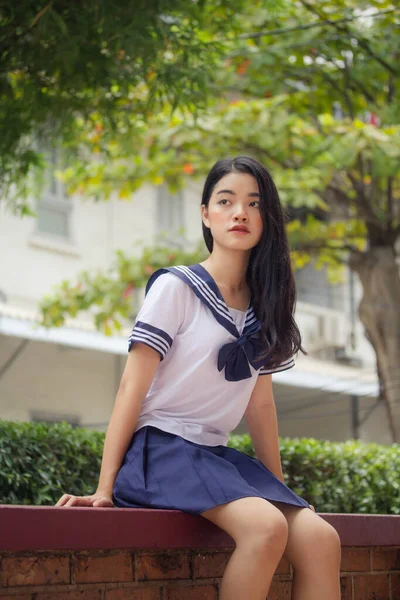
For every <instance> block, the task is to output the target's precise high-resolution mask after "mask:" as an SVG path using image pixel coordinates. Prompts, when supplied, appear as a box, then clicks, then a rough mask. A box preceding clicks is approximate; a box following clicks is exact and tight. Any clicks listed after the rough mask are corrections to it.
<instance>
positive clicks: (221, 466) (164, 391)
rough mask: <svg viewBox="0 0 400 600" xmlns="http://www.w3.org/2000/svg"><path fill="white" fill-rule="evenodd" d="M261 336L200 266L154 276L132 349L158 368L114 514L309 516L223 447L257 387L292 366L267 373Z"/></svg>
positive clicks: (260, 470) (266, 475) (251, 462)
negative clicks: (257, 503) (155, 358)
mask: <svg viewBox="0 0 400 600" xmlns="http://www.w3.org/2000/svg"><path fill="white" fill-rule="evenodd" d="M259 331H260V322H259V321H258V319H257V317H256V315H255V312H254V310H253V307H252V305H251V303H250V305H249V307H248V309H247V311H239V310H235V309H232V308H229V307H228V306H227V304H226V303H225V301H224V299H223V297H222V295H221V293H220V291H219V289H218V286H217V284H216V282H215V281H214V279H213V278H212V276H211V275H210V274H209V273H208V271H207V270H206V269H205V268H204V267H203V266H202V265H200V264H195V265H192V266H190V267H186V266H176V267H169V268H167V269H159V270H158V271H156V272H155V273H153V275H152V276H151V277H150V279H149V281H148V283H147V286H146V295H145V300H144V303H143V306H142V308H141V309H140V311H139V313H138V315H137V318H136V321H135V325H134V328H133V331H132V333H131V335H130V338H129V344H128V350H129V351H130V350H131V348H132V347H133V345H134V344H135V343H138V342H140V343H143V344H146V345H147V346H150V347H151V348H153V349H154V350H156V351H157V352H158V353H159V354H160V357H161V361H160V365H159V367H158V368H157V371H156V374H155V377H154V380H153V382H152V385H151V387H150V389H149V391H148V393H147V395H146V398H145V399H144V401H143V403H142V406H141V412H140V415H139V419H138V422H137V425H136V429H135V432H134V434H133V436H132V440H131V442H130V444H129V447H128V449H127V452H126V454H125V457H124V460H123V463H122V465H121V468H120V470H119V472H118V474H117V477H116V480H115V484H114V490H113V501H114V504H115V505H116V506H119V507H133V508H139V507H140V508H143V507H145V508H163V509H176V510H182V511H185V512H189V513H192V514H199V513H201V512H203V511H205V510H208V509H210V508H213V507H214V506H217V505H220V504H224V503H226V502H230V501H232V500H236V499H238V498H244V497H250V496H256V497H260V498H264V499H266V500H271V501H279V502H285V503H288V504H292V505H296V506H301V507H308V508H309V507H310V505H309V504H308V502H307V501H306V500H304V499H303V498H301V497H300V496H298V495H297V494H295V493H294V492H293V491H292V490H291V489H290V488H288V487H287V486H286V485H285V484H283V483H282V482H281V481H280V480H279V479H277V477H275V475H274V474H273V473H271V471H270V470H269V469H267V467H265V465H264V464H263V463H262V462H261V461H260V460H258V459H257V458H253V457H250V456H248V455H247V454H244V453H243V452H240V451H238V450H235V449H233V448H229V447H228V446H227V445H226V444H227V441H228V438H229V433H230V432H231V431H233V430H234V429H235V428H236V427H237V426H238V424H239V423H240V421H241V419H242V418H243V415H244V413H245V410H246V408H247V405H248V403H249V400H250V396H251V393H252V391H253V389H254V386H255V384H256V382H257V378H258V377H259V376H262V375H266V374H270V373H276V372H279V371H285V370H286V369H290V368H291V367H293V366H294V360H293V358H290V359H288V360H286V361H284V362H282V363H281V364H280V365H278V366H277V367H275V368H273V369H271V368H268V361H267V364H266V358H265V347H264V346H263V345H262V344H261V342H260V338H259V335H258V332H259Z"/></svg>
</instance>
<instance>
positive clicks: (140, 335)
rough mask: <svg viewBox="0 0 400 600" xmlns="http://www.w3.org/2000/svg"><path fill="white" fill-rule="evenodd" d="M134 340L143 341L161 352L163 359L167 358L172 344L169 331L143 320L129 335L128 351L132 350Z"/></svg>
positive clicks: (136, 324)
mask: <svg viewBox="0 0 400 600" xmlns="http://www.w3.org/2000/svg"><path fill="white" fill-rule="evenodd" d="M134 342H142V343H143V344H146V345H147V346H150V348H153V349H154V350H156V351H157V352H159V354H160V355H161V360H163V359H164V358H165V356H166V354H167V352H168V350H169V349H170V348H171V346H172V338H171V337H170V336H169V335H168V333H166V332H165V331H163V330H162V329H158V328H157V327H153V325H149V324H148V323H143V322H142V321H138V322H137V323H135V327H134V328H133V330H132V333H131V335H130V336H129V342H128V352H130V350H131V348H132V345H133V344H134Z"/></svg>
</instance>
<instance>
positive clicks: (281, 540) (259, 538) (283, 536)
mask: <svg viewBox="0 0 400 600" xmlns="http://www.w3.org/2000/svg"><path fill="white" fill-rule="evenodd" d="M288 534H289V529H288V523H287V520H286V518H285V517H284V516H283V514H282V513H281V512H280V511H279V510H277V512H276V514H275V513H274V514H273V515H271V514H270V513H269V514H268V515H267V518H265V519H262V520H260V522H259V523H258V526H257V527H255V528H254V529H253V531H251V532H249V538H248V540H251V543H252V545H253V546H257V548H258V549H259V550H262V549H265V550H267V551H268V550H271V549H273V550H274V551H280V552H282V553H283V551H284V549H285V547H286V544H287V541H288Z"/></svg>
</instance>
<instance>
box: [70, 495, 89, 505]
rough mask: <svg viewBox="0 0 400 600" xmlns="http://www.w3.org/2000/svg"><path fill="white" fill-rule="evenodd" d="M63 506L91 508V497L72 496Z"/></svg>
mask: <svg viewBox="0 0 400 600" xmlns="http://www.w3.org/2000/svg"><path fill="white" fill-rule="evenodd" d="M65 506H92V499H91V496H72V497H71V498H70V500H68V502H67V504H66V505H65Z"/></svg>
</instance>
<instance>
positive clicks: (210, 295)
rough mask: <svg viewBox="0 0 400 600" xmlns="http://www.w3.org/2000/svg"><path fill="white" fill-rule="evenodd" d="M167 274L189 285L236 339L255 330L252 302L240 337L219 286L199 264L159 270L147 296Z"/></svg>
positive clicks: (255, 321)
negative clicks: (159, 279) (164, 274)
mask: <svg viewBox="0 0 400 600" xmlns="http://www.w3.org/2000/svg"><path fill="white" fill-rule="evenodd" d="M167 272H169V273H173V274H174V275H176V276H177V277H179V278H180V279H182V281H184V282H185V283H187V285H189V286H190V288H191V289H192V290H193V292H194V293H195V294H196V296H197V297H198V298H199V299H200V300H201V301H202V302H203V303H204V304H205V305H206V306H207V307H208V308H209V309H210V311H211V312H212V314H213V315H214V317H215V319H216V320H217V321H218V323H219V324H220V325H222V327H224V328H225V329H226V330H227V331H229V333H231V334H232V335H233V336H235V337H236V338H240V337H241V335H242V336H243V335H245V334H246V333H248V332H249V330H250V329H253V328H254V325H255V323H257V321H258V320H257V317H256V314H255V311H254V309H253V306H252V302H251V300H250V304H249V306H248V308H247V311H246V318H245V322H244V327H243V331H242V334H241V335H240V334H239V331H238V329H237V327H236V324H235V321H234V320H233V317H232V315H231V313H230V312H229V308H228V306H227V304H226V302H225V300H224V298H223V296H222V294H221V292H220V290H219V288H218V285H217V284H216V282H215V280H214V278H213V277H212V276H211V275H210V273H209V272H208V271H207V270H206V269H205V268H204V267H203V266H202V265H201V264H199V263H197V264H195V265H191V266H189V267H187V266H184V265H181V266H175V267H167V268H163V269H158V270H157V271H155V272H154V273H153V274H152V275H151V277H150V278H149V280H148V282H147V285H146V294H147V292H148V291H149V289H150V287H151V286H152V285H153V283H154V281H155V280H156V279H157V278H158V277H159V276H160V275H162V274H163V273H167Z"/></svg>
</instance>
